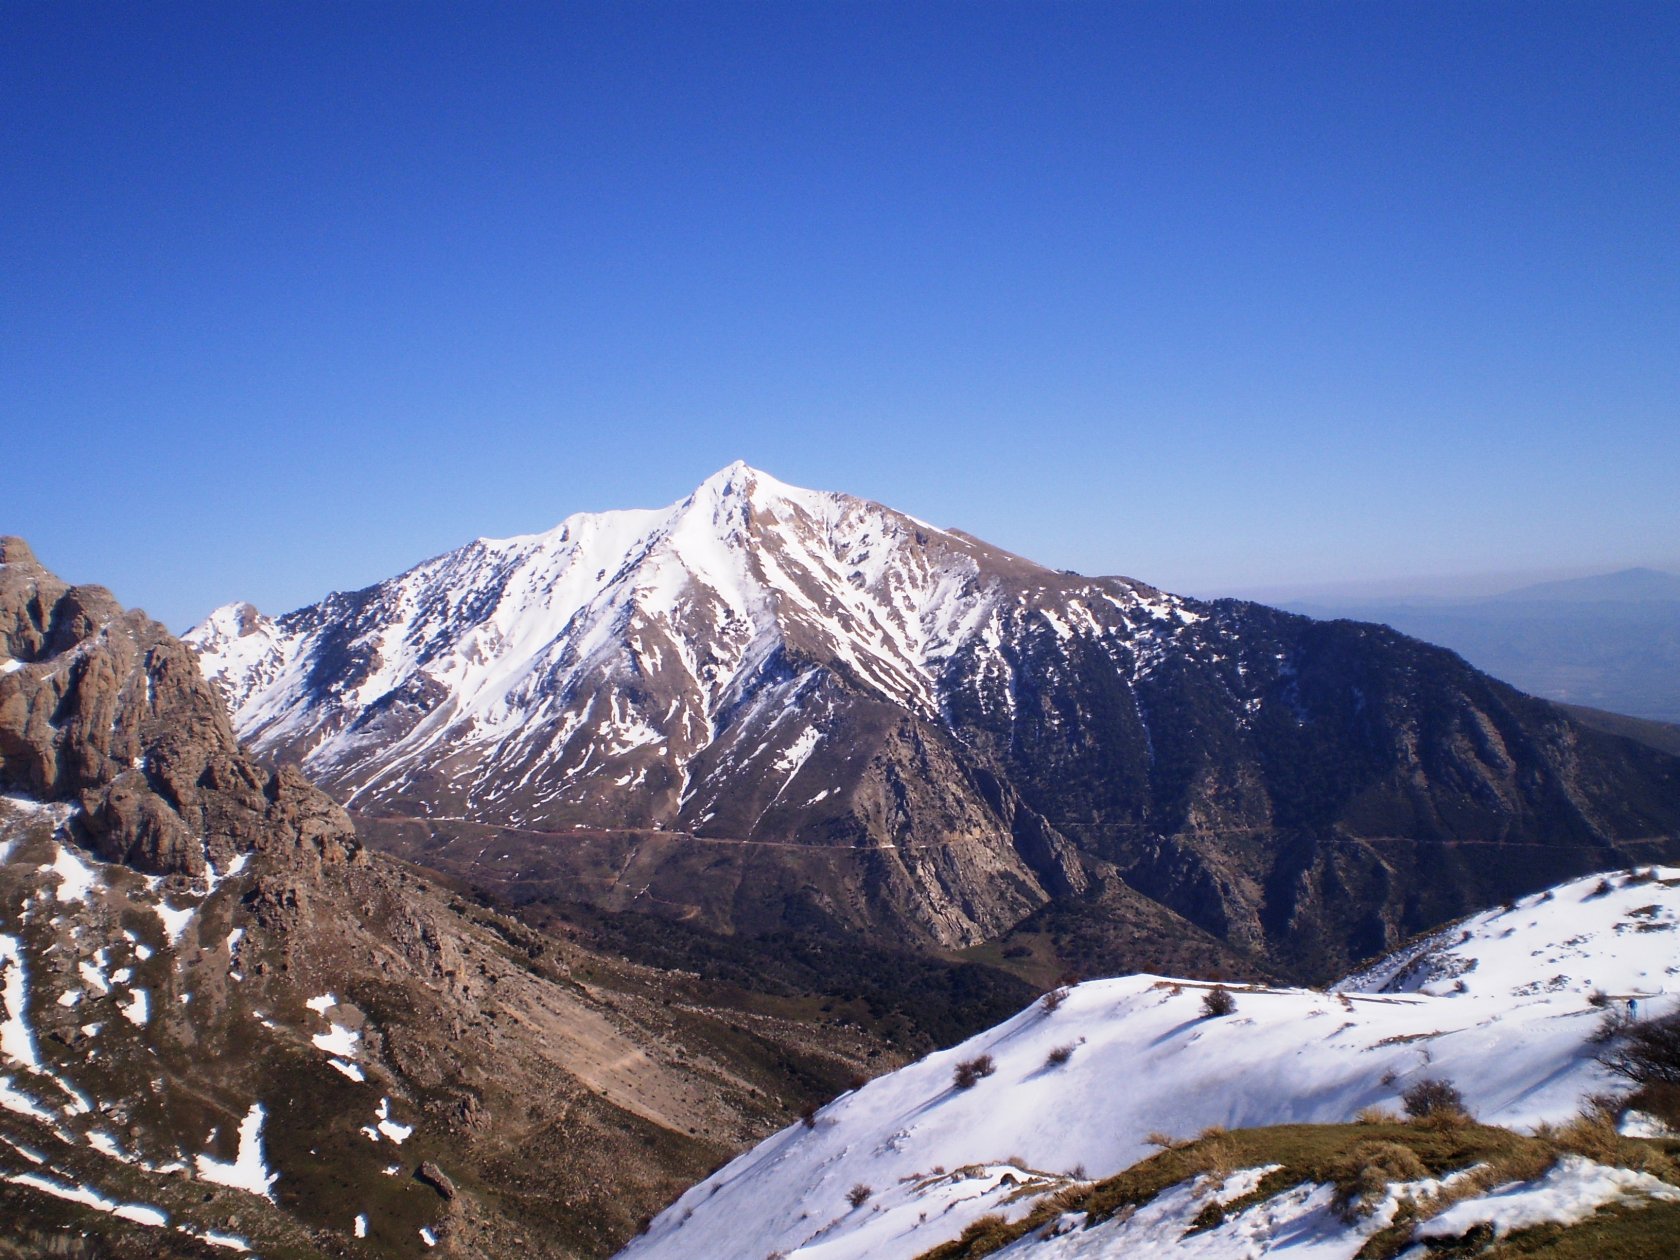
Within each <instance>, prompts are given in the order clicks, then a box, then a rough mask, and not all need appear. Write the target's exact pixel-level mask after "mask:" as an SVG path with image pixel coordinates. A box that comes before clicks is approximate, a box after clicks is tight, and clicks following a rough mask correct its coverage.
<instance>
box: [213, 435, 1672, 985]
mask: <svg viewBox="0 0 1680 1260" xmlns="http://www.w3.org/2000/svg"><path fill="white" fill-rule="evenodd" d="M189 638H190V640H191V642H192V643H193V644H194V645H195V646H196V647H197V649H198V650H199V652H200V654H201V657H202V662H203V668H204V671H205V673H206V675H207V676H208V677H209V678H210V679H212V680H213V681H214V682H215V683H216V685H217V686H218V687H219V688H220V689H221V690H222V692H223V694H224V695H225V696H226V697H227V699H228V701H229V704H230V706H231V707H232V710H233V713H234V720H235V724H236V726H237V729H238V730H239V732H240V734H241V736H242V737H243V738H245V739H247V740H249V741H250V742H251V744H252V745H253V746H254V747H255V748H256V749H257V750H258V751H259V752H262V753H264V754H266V755H268V756H271V757H274V758H278V759H280V760H281V761H290V762H296V763H299V764H301V765H302V766H303V767H304V769H305V770H306V771H307V772H308V773H309V774H310V775H311V776H313V777H314V778H316V779H317V780H318V781H319V782H321V783H323V784H324V785H325V786H327V787H328V788H329V789H331V790H332V791H334V792H335V793H337V794H338V795H339V796H340V798H341V799H342V800H344V801H345V802H346V803H347V804H348V805H349V806H350V807H351V809H352V811H353V813H354V814H355V815H356V817H357V819H358V825H359V827H360V828H361V830H362V832H363V834H364V835H366V836H368V837H369V838H370V839H371V840H372V841H373V842H375V843H377V844H381V845H384V846H387V847H391V848H393V849H395V850H396V851H398V852H400V853H402V854H404V855H405V856H408V857H410V858H412V859H414V860H416V861H420V862H423V863H426V864H429V865H432V866H435V867H437V868H439V869H442V870H445V871H449V872H451V873H453V874H455V875H457V876H460V877H463V878H467V879H471V880H473V881H475V882H478V883H481V884H483V885H485V886H486V887H488V888H491V889H494V890H497V891H498V892H499V893H500V894H501V895H505V896H508V897H511V898H514V899H517V900H530V899H533V898H542V897H549V898H573V899H578V900H586V901H591V902H594V903H596V904H598V905H601V906H604V907H607V908H609V909H637V910H645V911H652V912H655V913H659V914H663V915H667V916H670V917H674V918H681V919H685V920H688V921H692V922H694V923H697V924H700V925H704V926H707V927H710V928H713V929H715V930H721V931H739V932H746V933H749V934H752V933H762V932H769V931H776V930H781V929H786V928H789V927H797V928H812V927H815V928H818V929H822V930H840V931H844V932H859V931H863V932H869V933H871V934H872V935H873V936H874V937H875V938H876V939H877V940H882V941H889V942H896V943H904V944H909V945H915V946H917V947H920V948H929V949H952V948H959V947H965V946H975V945H977V944H980V943H982V942H986V941H989V940H995V939H996V938H998V937H999V936H1000V935H1002V934H1003V933H1005V932H1008V931H1010V930H1011V929H1012V928H1016V927H1017V926H1018V925H1022V923H1023V920H1025V919H1026V918H1027V917H1028V916H1031V915H1034V913H1035V912H1039V914H1040V915H1041V919H1042V916H1046V915H1047V916H1049V917H1050V918H1051V919H1054V920H1055V925H1054V927H1052V926H1050V925H1049V924H1048V923H1047V922H1046V923H1043V926H1044V931H1043V932H1042V933H1041V934H1040V938H1039V945H1040V946H1043V947H1044V948H1047V949H1050V950H1053V951H1056V952H1057V953H1059V954H1060V956H1061V957H1062V958H1063V959H1064V960H1065V959H1066V958H1067V957H1068V956H1069V955H1071V954H1076V955H1078V956H1080V957H1081V958H1083V959H1084V960H1085V965H1088V966H1091V967H1094V968H1098V969H1102V970H1108V969H1114V968H1116V967H1119V966H1128V965H1142V964H1144V963H1146V961H1147V959H1146V958H1145V957H1140V956H1139V955H1138V954H1137V952H1136V951H1137V950H1138V949H1139V948H1142V949H1144V950H1145V951H1147V950H1148V949H1149V948H1150V947H1151V946H1150V942H1155V943H1156V947H1158V948H1167V947H1169V946H1168V945H1166V944H1164V943H1165V942H1171V945H1170V947H1171V948H1178V947H1180V946H1181V945H1182V944H1183V943H1184V942H1186V941H1203V942H1206V943H1207V946H1208V948H1207V949H1206V950H1205V951H1204V952H1203V954H1202V957H1203V958H1204V959H1206V960H1207V961H1208V962H1209V964H1210V965H1213V966H1219V967H1225V968H1227V969H1231V970H1243V971H1247V972H1249V973H1251V974H1255V973H1260V972H1264V971H1266V970H1268V969H1277V968H1282V969H1285V970H1288V971H1290V972H1292V973H1294V974H1302V975H1320V976H1321V975H1326V974H1331V973H1333V972H1334V970H1336V969H1338V968H1340V967H1341V966H1343V965H1345V964H1346V963H1347V962H1349V961H1350V960H1352V959H1355V958H1360V957H1365V956H1369V955H1370V954H1373V953H1375V952H1377V951H1379V950H1381V949H1382V948H1385V947H1386V946H1388V945H1390V944H1392V943H1393V942H1394V941H1395V940H1397V939H1399V938H1400V937H1402V936H1404V935H1406V934H1408V933H1409V932H1411V931H1413V930H1416V929H1419V928H1422V927H1426V926H1429V925H1432V924H1434V923H1438V922H1440V921H1442V920H1444V919H1446V918H1449V917H1452V916H1453V915H1455V914H1458V913H1462V912H1464V911H1466V910H1468V909H1472V908H1474V907H1476V906H1479V905H1485V904H1489V903H1491V902H1493V901H1496V900H1498V899H1500V898H1501V897H1505V896H1509V895H1512V894H1515V893H1518V892H1521V891H1525V890H1528V889H1531V888H1534V887H1538V886H1540V885H1542V884H1544V883H1547V882H1550V881H1553V880H1556V879H1559V878H1563V877H1565V876H1567V875H1569V874H1574V873H1579V872H1581V871H1584V870H1591V869H1600V868H1603V867H1607V866H1614V865H1621V864H1624V863H1625V862H1626V861H1628V860H1634V859H1638V858H1653V857H1659V856H1662V855H1665V854H1674V853H1676V852H1680V841H1677V839H1676V837H1677V835H1680V762H1677V761H1676V760H1675V759H1674V758H1672V757H1670V756H1665V755H1662V754H1660V753H1657V752H1655V751H1653V750H1651V749H1648V748H1645V747H1641V746H1640V745H1638V744H1636V743H1632V742H1628V741H1626V740H1622V739H1618V738H1615V737H1612V736H1609V735H1605V734H1602V733H1599V732H1595V731H1593V730H1591V729H1589V728H1586V727H1584V726H1582V725H1581V724H1579V723H1578V722H1576V721H1575V720H1574V719H1572V718H1571V717H1570V716H1569V715H1568V714H1566V713H1564V712H1563V711H1561V710H1559V709H1557V708H1556V707H1554V706H1551V705H1548V704H1545V703H1542V702H1538V701H1534V700H1531V699H1529V698H1528V697H1526V696H1523V695H1521V694H1519V693H1518V692H1516V691H1514V690H1512V689H1511V688H1509V687H1507V686H1504V685H1503V684H1500V683H1497V682H1495V681H1493V680H1492V679H1490V678H1488V677H1486V676H1485V675H1482V674H1480V673H1478V672H1477V671H1476V670H1474V669H1471V668H1470V667H1468V666H1466V665H1465V664H1464V663H1463V662H1462V661H1461V660H1459V659H1458V658H1457V657H1456V656H1454V655H1453V654H1452V653H1450V652H1447V651H1444V650H1441V649H1439V648H1434V647H1431V646H1429V645H1427V644H1424V643H1420V642H1417V641H1416V640H1413V639H1409V638H1406V637H1404V636H1402V635H1399V634H1396V633H1394V632H1393V631H1391V630H1388V629H1385V628H1383V627H1380V626H1373V625H1357V624H1352V623H1348V622H1334V623H1326V622H1321V621H1313V620H1309V619H1308V618H1305V617H1301V616H1295V615H1291V614H1289V613H1285V612H1280V611H1278V610H1275V609H1271V608H1266V607H1263V606H1260V605H1256V604H1249V603H1242V602H1237V601H1229V600H1222V601H1212V602H1198V601H1195V600H1189V599H1184V598H1181V597H1178V596H1174V595H1170V594H1167V593H1165V592H1162V591H1159V590H1157V589H1155V588H1153V587H1151V586H1148V585H1147V584H1145V583H1142V582H1139V581H1136V580H1133V579H1129V578H1085V577H1080V576H1077V575H1071V574H1065V573H1060V572H1056V571H1054V570H1050V569H1047V568H1044V567H1043V566H1040V565H1037V564H1034V563H1032V562H1030V561H1027V560H1024V559H1022V558H1020V557H1018V556H1014V555H1010V554H1008V553H1006V552H1003V551H1000V550H999V549H997V548H994V547H990V546H988V545H987V544H985V543H982V542H980V541H979V540H977V539H974V538H972V537H970V536H968V535H966V534H963V533H960V532H956V531H950V530H943V529H939V528H936V527H934V526H932V525H929V524H927V523H926V522H923V521H918V520H916V519H914V518H912V517H909V516H906V515H904V514H903V513H900V512H895V511H893V510H891V509H889V508H886V507H883V506H881V505H878V504H874V503H870V502H867V501H864V500H860V499H856V498H852V497H849V496H846V495H841V494H831V493H820V492H815V491H809V490H802V489H798V488H795V487H792V486H787V485H784V484H783V483H781V482H778V481H776V480H775V479H774V478H772V477H770V476H768V475H767V474H764V473H762V472H758V471H756V470H754V469H751V468H748V467H746V466H745V465H740V464H736V465H732V466H730V467H729V468H726V469H724V470H723V471H721V472H720V473H718V474H717V475H715V476H713V477H711V478H709V479H708V480H707V481H705V482H704V483H703V484H702V485H701V486H700V487H699V488H698V489H696V491H695V492H694V493H693V494H692V495H690V496H688V497H687V498H685V499H684V500H683V501H682V502H680V503H677V504H674V505H672V506H671V507H669V508H664V509H659V510H651V511H624V512H608V513H602V514H598V515H580V516H574V517H571V518H568V519H567V520H565V521H563V522H562V523H561V524H560V525H558V526H557V527H555V528H554V529H553V530H550V531H548V532H547V533H543V534H535V535H528V536H524V537H519V538H511V539H502V540H494V539H480V540H478V541H476V542H473V543H470V544H468V545H467V546H465V547H462V548H461V549H459V550H457V551H454V552H451V553H449V554H447V555H444V556H440V557H437V558H436V559H433V560H429V561H427V562H425V563H423V564H421V565H419V566H417V567H415V568H414V569H411V570H410V571H408V572H407V573H404V574H401V575H399V576H397V577H395V578H392V579H390V580H389V581H386V582H382V583H379V584H377V585H375V586H372V587H369V588H367V589H365V590H362V591H357V592H352V593H348V594H334V595H330V596H328V597H327V598H325V599H323V600H322V601H321V602H319V603H318V604H315V605H312V606H310V607H307V608H303V609H300V610H298V611H296V612H293V613H289V614H287V615H285V616H282V617H279V618H269V617H266V616H264V615H262V614H260V613H258V612H257V611H256V610H254V609H252V608H251V607H250V606H249V605H230V606H228V607H227V608H224V609H221V610H218V611H217V612H216V613H215V614H213V615H212V616H211V617H210V618H209V619H208V620H207V621H206V622H205V623H204V624H203V625H201V626H200V627H198V628H196V629H195V630H194V631H193V632H192V634H191V635H190V636H189ZM1098 925H1100V932H1099V933H1098V934H1100V935H1101V937H1102V939H1103V941H1104V942H1105V943H1104V944H1103V945H1102V946H1101V948H1097V947H1095V946H1093V945H1092V940H1093V932H1095V931H1098ZM1128 925H1130V926H1129V927H1128ZM1058 937H1059V938H1060V939H1061V941H1062V943H1061V944H1059V945H1058V944H1056V943H1055V942H1056V941H1057V939H1058ZM1140 943H1141V944H1140ZM1116 951H1118V952H1116ZM1045 961H1046V962H1047V963H1048V962H1049V961H1051V960H1045Z"/></svg>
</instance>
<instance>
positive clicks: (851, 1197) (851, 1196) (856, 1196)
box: [846, 1181, 875, 1208]
mask: <svg viewBox="0 0 1680 1260" xmlns="http://www.w3.org/2000/svg"><path fill="white" fill-rule="evenodd" d="M874 1193H875V1189H874V1187H873V1186H866V1185H864V1184H863V1182H861V1181H860V1182H858V1183H857V1185H855V1186H853V1187H852V1188H851V1189H850V1190H848V1191H846V1202H847V1203H850V1204H851V1205H852V1206H853V1207H854V1208H860V1207H862V1206H863V1205H864V1204H865V1203H868V1202H869V1196H870V1195H872V1194H874Z"/></svg>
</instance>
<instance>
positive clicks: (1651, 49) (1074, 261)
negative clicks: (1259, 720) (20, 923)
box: [0, 0, 1680, 628]
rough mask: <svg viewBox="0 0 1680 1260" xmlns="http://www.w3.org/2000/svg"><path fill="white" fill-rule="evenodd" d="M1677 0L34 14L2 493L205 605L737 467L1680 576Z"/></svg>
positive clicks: (1189, 551) (19, 24)
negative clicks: (1647, 567) (1636, 0)
mask: <svg viewBox="0 0 1680 1260" xmlns="http://www.w3.org/2000/svg"><path fill="white" fill-rule="evenodd" d="M1677 67H1680V6H1675V5H1671V4H1657V3H1646V4H1614V3H1610V4H1606V3H1594V4H1590V5H1577V4H1570V3H1564V2H1550V3H1547V4H1543V5H1535V4H1500V3H1491V2H1488V3H1477V4H1462V3H1450V4H1430V3H1421V2H1408V3H1403V4H1383V3H1364V4H1327V3H1325V4H1320V3H1310V4H1298V3H1265V4H1259V3H1255V4H1220V3H1192V4H1176V3H1175V4H1125V3H1104V4H1076V3H1040V4H998V3H964V4H931V3H930V4H920V5H904V4H882V5H876V4H866V3H841V4H817V3H788V4H779V3H778V4H772V3H768V2H766V3H757V4H708V3H701V2H699V0H689V2H686V3H680V4H652V3H612V4H606V3H600V4H592V3H577V4H544V5H535V4H519V3H497V4H494V5H476V4H474V5H469V4H465V3H459V4H435V3H425V2H424V0H408V2H405V3H400V4H399V3H395V2H386V3H371V2H355V3H350V2H345V0H334V2H333V3H307V2H294V3H286V4H280V3H257V2H251V3H239V4H212V3H209V2H208V0H204V2H202V3H196V4H190V5H176V4H169V3H148V4H145V5H135V4H120V5H102V4H87V3H76V2H74V0H70V2H58V0H55V2H52V3H47V2H45V0H13V2H12V3H9V4H7V5H5V6H4V7H3V8H0V162H3V164H4V165H3V169H0V180H3V186H4V187H5V188H6V190H7V192H6V194H5V196H4V197H0V268H3V270H0V421H3V423H4V428H5V440H4V445H3V447H0V449H3V450H4V452H5V467H6V470H7V474H6V478H5V494H4V499H3V500H0V509H3V510H0V531H5V532H15V533H21V534H23V535H24V536H26V537H28V538H29V539H30V540H31V541H32V542H33V543H34V544H35V547H36V550H37V551H38V552H39V553H40V555H41V557H42V559H43V560H44V561H45V562H46V563H48V564H49V565H51V566H52V567H54V568H56V569H58V570H59V571H60V572H61V573H63V574H64V575H65V576H66V577H69V578H71V579H73V580H84V581H101V582H104V583H106V584H107V585H110V586H111V587H113V588H114V589H115V590H116V592H117V594H118V596H119V597H120V598H122V599H123V600H124V601H126V602H130V603H137V604H141V605H143V606H145V607H146V608H148V609H149V610H150V611H152V612H153V613H154V614H155V615H158V616H160V617H162V618H163V619H165V620H166V621H168V622H169V623H170V624H172V625H174V626H176V627H177V628H180V627H184V626H185V625H186V624H189V623H190V622H191V621H193V620H195V619H196V618H197V617H199V616H200V615H202V614H203V613H204V612H206V611H208V610H209V608H210V607H212V606H213V605H215V604H217V603H220V602H224V601H226V600H229V599H235V598H249V599H251V600H253V601H254V602H256V603H257V604H258V605H259V606H261V607H263V608H265V609H267V610H270V611H282V610H285V609H288V608H291V607H294V606H296V605H298V604H301V603H304V602H307V601H309V600H312V599H314V598H317V597H318V596H320V595H322V594H324V593H325V592H327V591H328V590H331V589H347V588H353V587H356V586H360V585H363V584H365V583H367V582H370V581H374V580H376V579H378V578H381V577H384V576H387V575H389V574H391V573H394V572H396V571H397V570H399V569H402V568H405V567H407V566H408V565H409V564H411V563H413V562H415V561H417V560H419V559H421V558H423V557H425V556H428V555H431V554H435V553H437V552H439V551H443V550H446V549H448V548H450V547H453V546H456V545H458V544H460V543H462V542H464V541H466V540H467V539H469V538H472V537H474V536H477V535H481V534H488V535H501V534H510V533H519V532H527V531H531V530H537V529H542V528H546V527H547V526H549V525H551V524H553V523H554V522H555V521H557V520H559V519H560V518H561V517H562V516H564V515H566V514H568V513H570V512H573V511H577V510H595V509H602V508H609V507H628V506H652V505H656V504H661V503H665V502H670V501H673V500H675V499H677V498H679V497H681V495H682V494H683V493H685V492H686V491H687V490H688V489H690V488H692V486H693V485H694V484H695V483H697V482H699V481H700V480H701V479H702V478H703V477H705V476H706V475H707V474H709V473H710V472H712V471H714V470H715V469H716V468H718V467H720V466H722V465H724V464H726V463H728V462H729V461H731V460H733V459H736V458H742V459H745V460H747V461H748V462H750V463H753V464H755V465H758V466H759V467H762V468H765V469H767V470H768V471H770V472H772V473H774V474H775V475H777V476H779V477H781V478H783V479H784V480H787V481H792V482H795V483H796V484H802V485H809V486H816V487H821V488H828V489H841V490H848V491H852V492H855V493H859V494H863V495H867V496H869V497H872V498H877V499H880V500H882V501H884V502H887V503H890V504H892V505H894V506H896V507H900V508H903V509H905V510H907V511H910V512H913V513H914V514H916V515H918V516H922V517H926V518H928V519H931V520H934V521H937V522H939V523H942V524H950V525H958V526H961V527H963V528H965V529H968V530H969V531H971V532H973V533H976V534H978V535H980V536H982V537H985V538H987V539H989V540H991V541H994V542H996V543H999V544H1001V545H1003V546H1006V547H1009V548H1011V549H1013V550H1015V551H1019V552H1022V553H1024V554H1027V555H1030V556H1033V557H1034V558H1037V559H1040V560H1043V561H1045V562H1046V563H1050V564H1053V565H1056V566H1058V567H1069V568H1076V569H1079V570H1081V571H1084V572H1091V573H1112V572H1119V573H1126V574H1130V575H1133V576H1136V577H1140V578H1144V579H1145V580H1148V581H1152V582H1155V583H1156V584H1158V585H1162V586H1166V587H1168V588H1170V589H1177V590H1184V591H1189V592H1195V593H1214V592H1219V591H1225V590H1232V591H1235V590H1250V589H1255V588H1267V587H1283V586H1304V585H1310V584H1316V583H1348V582H1363V583H1375V584H1377V586H1382V585H1385V584H1387V585H1393V586H1404V585H1406V584H1408V583H1412V584H1415V583H1416V582H1417V581H1418V580H1419V579H1424V580H1426V581H1431V580H1435V579H1437V578H1439V579H1442V580H1445V579H1447V578H1453V577H1461V576H1462V575H1466V574H1489V573H1500V574H1503V573H1530V572H1533V573H1555V572H1565V571H1584V570H1588V569H1603V568H1613V567H1619V566H1621V565H1626V564H1653V565H1658V566H1668V567H1671V568H1680V494H1677V491H1676V487H1677V486H1680V401H1677V400H1680V344H1677V343H1680V227H1677V220H1680V70H1677Z"/></svg>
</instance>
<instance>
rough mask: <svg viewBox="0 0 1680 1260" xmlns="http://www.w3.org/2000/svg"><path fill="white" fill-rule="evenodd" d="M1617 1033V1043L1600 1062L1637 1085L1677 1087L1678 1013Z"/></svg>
mask: <svg viewBox="0 0 1680 1260" xmlns="http://www.w3.org/2000/svg"><path fill="white" fill-rule="evenodd" d="M1618 1031H1619V1033H1620V1038H1619V1043H1618V1044H1617V1045H1616V1048H1615V1049H1613V1050H1610V1051H1607V1052H1606V1053H1604V1054H1601V1055H1599V1056H1598V1061H1599V1062H1600V1063H1602V1064H1603V1065H1604V1066H1605V1067H1607V1068H1609V1069H1610V1070H1611V1071H1612V1072H1614V1073H1615V1074H1616V1075H1617V1076H1621V1077H1625V1078H1627V1079H1628V1080H1630V1081H1632V1082H1633V1083H1634V1084H1636V1085H1680V1011H1676V1012H1675V1013H1674V1014H1672V1015H1664V1016H1663V1017H1662V1018H1661V1019H1649V1020H1646V1021H1645V1022H1644V1023H1630V1024H1627V1025H1626V1026H1625V1027H1624V1028H1621V1029H1619V1030H1618ZM1613 1035H1614V1034H1613Z"/></svg>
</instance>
